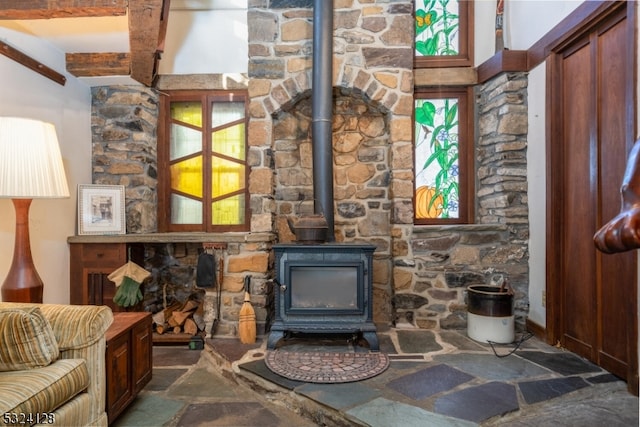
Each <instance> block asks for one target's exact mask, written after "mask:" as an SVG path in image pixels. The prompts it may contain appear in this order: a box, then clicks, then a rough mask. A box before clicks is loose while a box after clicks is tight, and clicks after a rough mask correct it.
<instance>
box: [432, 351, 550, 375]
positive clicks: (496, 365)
mask: <svg viewBox="0 0 640 427" xmlns="http://www.w3.org/2000/svg"><path fill="white" fill-rule="evenodd" d="M434 362H440V363H445V362H446V363H447V365H450V366H453V367H455V368H457V369H459V370H461V371H464V372H466V373H468V374H471V375H474V376H476V377H480V378H485V379H487V380H490V381H507V380H512V379H518V378H531V377H536V376H540V375H548V374H550V373H551V372H550V371H549V370H547V369H544V368H541V367H540V366H538V365H536V364H534V363H531V362H529V361H528V360H525V359H522V358H520V357H517V356H514V355H511V356H508V357H496V356H494V355H492V354H472V353H461V354H446V355H441V356H440V355H439V356H435V357H434Z"/></svg>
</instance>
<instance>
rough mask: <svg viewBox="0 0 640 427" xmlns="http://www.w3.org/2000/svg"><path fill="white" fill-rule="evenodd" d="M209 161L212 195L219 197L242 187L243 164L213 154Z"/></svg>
mask: <svg viewBox="0 0 640 427" xmlns="http://www.w3.org/2000/svg"><path fill="white" fill-rule="evenodd" d="M211 162H212V165H211V168H212V171H211V195H212V197H214V198H215V197H221V196H224V195H225V194H229V193H233V192H234V191H238V190H241V189H243V188H244V174H245V167H244V165H241V164H239V163H236V162H232V161H230V160H225V159H221V158H219V157H215V156H213V157H212V158H211Z"/></svg>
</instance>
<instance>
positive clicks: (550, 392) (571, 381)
mask: <svg viewBox="0 0 640 427" xmlns="http://www.w3.org/2000/svg"><path fill="white" fill-rule="evenodd" d="M588 386H589V383H587V382H586V381H585V380H583V379H582V378H580V377H567V378H552V379H549V380H540V381H524V382H521V383H518V387H520V392H521V393H522V397H524V400H525V402H527V403H528V404H529V405H531V404H533V403H538V402H542V401H543V400H549V399H553V398H555V397H558V396H562V395H563V394H566V393H569V392H572V391H575V390H578V389H581V388H583V387H588Z"/></svg>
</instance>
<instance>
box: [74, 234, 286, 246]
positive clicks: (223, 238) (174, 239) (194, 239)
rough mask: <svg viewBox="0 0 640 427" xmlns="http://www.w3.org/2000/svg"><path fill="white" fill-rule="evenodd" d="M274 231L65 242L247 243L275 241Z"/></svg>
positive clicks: (90, 238)
mask: <svg viewBox="0 0 640 427" xmlns="http://www.w3.org/2000/svg"><path fill="white" fill-rule="evenodd" d="M275 240H276V235H275V234H274V233H249V232H227V233H198V232H186V233H136V234H100V235H81V236H79V235H76V236H69V237H68V238H67V243H208V242H212V243H247V242H272V243H273V242H275Z"/></svg>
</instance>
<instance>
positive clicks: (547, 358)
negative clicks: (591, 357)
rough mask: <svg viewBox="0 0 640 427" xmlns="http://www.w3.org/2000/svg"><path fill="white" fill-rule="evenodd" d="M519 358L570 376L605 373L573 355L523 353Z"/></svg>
mask: <svg viewBox="0 0 640 427" xmlns="http://www.w3.org/2000/svg"><path fill="white" fill-rule="evenodd" d="M518 356H520V357H524V358H525V359H528V360H530V361H532V362H534V363H537V364H538V365H541V366H544V367H545V368H548V369H551V370H552V371H555V372H558V373H559V374H562V375H565V376H569V375H577V374H584V373H587V372H604V371H603V370H602V369H600V367H598V366H597V365H594V364H593V363H591V362H589V361H588V360H586V359H583V358H582V357H580V356H577V355H576V354H573V353H568V352H565V353H547V352H544V351H521V352H519V353H518Z"/></svg>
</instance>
